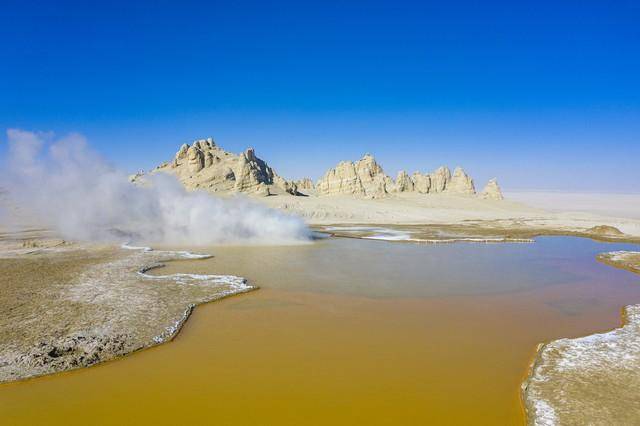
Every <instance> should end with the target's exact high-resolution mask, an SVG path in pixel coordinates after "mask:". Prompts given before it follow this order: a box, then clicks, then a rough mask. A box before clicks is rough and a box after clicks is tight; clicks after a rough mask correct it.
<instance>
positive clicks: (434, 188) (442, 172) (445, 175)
mask: <svg viewBox="0 0 640 426" xmlns="http://www.w3.org/2000/svg"><path fill="white" fill-rule="evenodd" d="M429 178H430V180H431V187H430V189H429V191H428V192H429V193H433V194H436V193H438V192H444V190H445V189H446V188H447V187H448V186H449V181H451V171H450V170H449V168H448V167H447V166H441V167H438V168H437V169H436V171H434V172H431V173H429Z"/></svg>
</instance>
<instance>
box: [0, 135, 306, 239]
mask: <svg viewBox="0 0 640 426" xmlns="http://www.w3.org/2000/svg"><path fill="white" fill-rule="evenodd" d="M7 139H8V142H9V147H8V148H9V149H8V158H6V159H5V161H4V164H2V165H1V167H2V169H1V171H0V188H2V189H4V190H5V192H6V194H5V196H7V197H8V198H9V200H10V201H11V202H12V203H15V204H17V205H18V206H19V208H20V209H24V210H26V211H28V212H29V213H30V214H32V215H35V217H36V218H37V220H38V221H39V222H41V223H42V224H43V225H45V226H48V227H50V228H51V229H53V230H55V231H57V232H59V233H60V234H61V235H62V236H63V237H65V238H68V239H75V240H89V241H122V240H124V239H127V240H135V241H139V242H148V243H166V244H180V245H206V244H217V243H287V242H294V241H300V240H305V239H308V237H309V231H308V229H307V227H306V226H305V225H304V223H303V222H302V220H300V219H298V218H294V217H291V216H287V215H285V214H282V213H280V212H278V211H275V210H272V209H268V208H267V207H264V206H262V205H259V204H257V203H255V202H251V201H249V200H247V199H244V198H240V197H230V198H224V199H223V198H219V197H214V196H212V195H210V194H205V193H197V192H195V193H193V192H191V193H189V192H186V191H185V190H184V188H183V187H182V185H181V184H180V183H179V182H178V181H177V180H176V179H175V178H173V177H171V176H168V175H163V174H158V175H152V176H150V177H149V179H148V180H149V185H145V186H144V187H142V186H138V185H134V184H131V183H130V182H129V180H128V177H127V175H126V174H125V173H123V172H121V171H119V170H117V169H115V168H113V167H111V166H110V165H109V164H108V163H107V162H106V161H105V160H103V159H102V158H101V157H100V156H99V155H98V154H97V153H96V152H94V151H93V150H91V149H90V148H89V146H88V145H87V142H86V139H85V138H84V137H83V136H81V135H79V134H70V135H67V136H65V137H63V138H61V139H54V137H53V135H51V134H47V133H33V132H28V131H23V130H17V129H10V130H8V131H7ZM0 218H2V215H0Z"/></svg>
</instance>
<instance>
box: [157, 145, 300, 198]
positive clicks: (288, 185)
mask: <svg viewBox="0 0 640 426" xmlns="http://www.w3.org/2000/svg"><path fill="white" fill-rule="evenodd" d="M154 172H165V173H170V174H173V175H175V176H176V177H177V178H178V179H179V180H180V181H181V182H182V184H183V185H184V186H185V188H187V189H189V190H195V189H204V190H207V191H210V192H244V193H249V194H256V195H264V196H266V195H270V194H272V193H288V194H292V195H296V194H297V193H298V190H297V186H296V184H295V183H293V182H290V181H287V180H286V179H284V178H282V177H280V176H278V175H277V174H276V173H275V172H274V171H273V169H272V168H271V167H269V166H268V165H267V163H265V162H264V161H263V160H261V159H260V158H258V157H257V156H256V154H255V151H254V150H253V148H249V149H247V150H246V151H245V152H243V153H242V154H239V155H234V154H232V153H229V152H227V151H225V150H223V149H222V148H220V147H218V146H217V145H216V144H215V142H214V141H213V139H212V138H208V139H200V140H197V141H195V142H193V144H192V145H189V144H184V145H182V146H181V147H180V149H179V150H178V152H177V153H176V155H175V158H174V159H173V161H172V162H170V163H164V164H162V165H160V166H158V167H157V168H156V169H155V170H154Z"/></svg>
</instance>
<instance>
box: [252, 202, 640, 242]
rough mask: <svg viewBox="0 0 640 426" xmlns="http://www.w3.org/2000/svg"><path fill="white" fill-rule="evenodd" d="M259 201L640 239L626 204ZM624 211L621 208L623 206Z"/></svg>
mask: <svg viewBox="0 0 640 426" xmlns="http://www.w3.org/2000/svg"><path fill="white" fill-rule="evenodd" d="M258 200H259V201H260V202H262V203H264V204H266V205H268V206H270V207H273V208H276V209H279V210H282V211H285V212H290V213H291V214H297V215H300V216H302V217H303V218H304V219H305V220H306V221H307V222H308V223H309V224H312V225H328V224H451V225H460V224H469V223H474V224H476V225H482V224H483V223H485V224H487V225H488V226H491V227H495V226H499V227H502V228H505V229H506V228H517V229H525V228H529V229H537V230H542V231H543V233H544V232H550V233H565V232H569V233H571V232H583V231H586V230H588V229H589V228H592V227H594V226H600V225H608V226H613V227H615V228H617V229H619V230H620V231H622V232H623V233H625V234H627V236H630V237H640V218H633V217H632V216H633V211H634V207H633V205H631V206H625V207H624V210H625V211H627V213H628V214H627V217H614V216H607V215H602V214H598V213H597V212H596V210H595V209H592V210H591V211H588V212H585V211H583V212H570V211H549V210H544V209H542V208H536V207H531V206H528V205H526V204H523V203H520V202H517V201H513V200H509V199H506V200H502V201H496V200H483V199H480V198H477V197H470V196H460V195H457V196H456V195H445V194H433V195H422V194H414V193H407V194H398V195H390V196H389V197H386V198H380V199H362V198H354V197H351V196H323V197H316V196H308V197H292V196H273V197H266V198H261V199H258ZM620 209H623V208H622V207H621V208H620Z"/></svg>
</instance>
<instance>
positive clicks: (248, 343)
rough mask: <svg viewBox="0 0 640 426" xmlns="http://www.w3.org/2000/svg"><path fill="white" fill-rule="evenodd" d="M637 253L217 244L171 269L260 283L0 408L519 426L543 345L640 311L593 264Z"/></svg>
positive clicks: (25, 418) (63, 413)
mask: <svg viewBox="0 0 640 426" xmlns="http://www.w3.org/2000/svg"><path fill="white" fill-rule="evenodd" d="M631 247H632V246H629V245H624V244H604V243H597V242H593V241H590V240H585V239H576V238H561V237H550V238H538V239H537V240H536V243H534V244H523V245H520V244H508V245H496V244H493V245H484V244H474V245H469V244H452V245H420V244H410V243H389V242H382V241H372V240H357V239H337V238H333V239H327V240H320V241H317V242H316V243H314V244H312V245H304V246H295V247H273V248H265V247H251V248H239V247H215V248H211V251H212V253H214V254H215V257H214V258H212V259H206V260H193V261H180V262H175V263H171V264H170V265H168V266H167V269H165V270H163V271H162V273H166V274H169V273H177V272H190V273H203V274H205V273H206V274H232V275H238V276H243V277H247V278H248V279H249V281H250V283H252V284H257V285H259V286H260V287H261V290H259V291H257V292H253V293H251V294H247V295H244V296H240V297H234V298H231V299H228V300H223V301H220V302H216V303H212V304H208V305H204V306H201V307H198V308H197V309H196V311H195V313H194V316H193V318H192V320H191V321H189V323H188V324H187V326H186V327H185V329H184V330H183V332H182V333H181V334H180V336H179V337H178V339H176V340H175V341H174V342H172V343H170V344H167V345H163V346H161V347H158V348H156V349H152V350H148V351H144V352H142V353H139V354H136V355H134V356H131V357H127V359H125V360H122V361H118V362H113V363H108V364H105V365H101V366H98V367H95V368H91V369H87V370H84V371H75V372H70V373H66V374H61V375H58V376H52V377H47V378H42V379H36V380H32V381H28V382H24V383H17V384H11V385H8V386H0V412H2V413H3V418H4V420H5V421H6V422H8V424H36V423H43V422H47V423H48V424H61V423H65V424H83V423H86V422H87V419H90V420H91V423H97V424H99V423H101V422H102V423H103V424H122V423H129V424H130V423H149V422H155V423H160V424H176V423H185V422H195V423H216V424H223V425H226V424H240V425H244V424H265V425H300V424H304V425H326V424H332V425H337V424H340V425H354V424H368V425H398V424H402V425H424V424H461V425H468V424H474V425H475V424H487V425H495V424H500V425H505V424H522V422H523V413H522V410H521V406H520V400H519V385H520V383H521V381H522V379H523V377H524V376H525V374H526V370H527V366H528V364H529V362H530V360H531V357H532V356H533V354H534V350H535V347H536V344H537V343H539V342H542V341H546V340H551V339H555V338H558V337H563V336H567V337H571V336H579V335H584V334H588V333H591V332H594V331H601V330H604V329H607V328H610V327H615V326H616V325H618V324H619V322H620V318H619V312H620V307H621V306H622V305H624V304H628V303H633V302H640V285H639V284H640V281H639V280H638V278H637V276H635V275H633V274H631V273H628V272H626V271H621V270H617V269H614V268H611V267H608V266H606V265H602V264H600V263H597V262H596V261H595V255H596V254H597V253H599V252H602V251H609V250H620V249H628V248H631ZM200 251H202V250H200ZM94 420H95V421H94Z"/></svg>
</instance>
